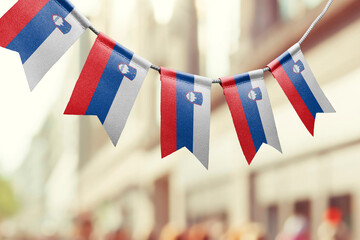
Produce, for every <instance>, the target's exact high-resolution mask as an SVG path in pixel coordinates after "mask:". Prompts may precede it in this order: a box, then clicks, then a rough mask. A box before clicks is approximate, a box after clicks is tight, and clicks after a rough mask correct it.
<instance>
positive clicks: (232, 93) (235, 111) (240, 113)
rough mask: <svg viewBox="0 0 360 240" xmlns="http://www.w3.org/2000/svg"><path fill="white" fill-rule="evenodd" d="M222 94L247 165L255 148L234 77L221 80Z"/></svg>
mask: <svg viewBox="0 0 360 240" xmlns="http://www.w3.org/2000/svg"><path fill="white" fill-rule="evenodd" d="M221 83H222V86H223V89H224V94H225V98H226V101H227V103H228V106H229V108H230V112H231V115H232V118H233V122H234V125H235V129H236V133H237V136H238V139H239V141H240V145H241V148H242V150H243V152H244V155H245V158H246V160H247V162H248V163H249V164H251V162H252V160H253V159H254V157H255V155H256V148H255V145H254V141H253V138H252V136H251V132H250V128H249V125H248V122H247V120H246V115H245V112H244V108H243V106H242V103H241V99H240V96H239V91H238V89H237V86H236V83H235V79H234V77H233V76H232V77H226V78H221Z"/></svg>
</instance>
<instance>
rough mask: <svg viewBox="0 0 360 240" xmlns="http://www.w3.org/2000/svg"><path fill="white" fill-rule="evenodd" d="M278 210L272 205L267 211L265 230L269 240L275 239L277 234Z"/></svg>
mask: <svg viewBox="0 0 360 240" xmlns="http://www.w3.org/2000/svg"><path fill="white" fill-rule="evenodd" d="M278 222H279V208H278V206H276V205H272V206H270V207H268V209H267V225H268V226H267V229H268V231H269V235H268V236H269V239H275V238H276V236H277V233H278V232H279V226H278Z"/></svg>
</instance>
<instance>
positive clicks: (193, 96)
mask: <svg viewBox="0 0 360 240" xmlns="http://www.w3.org/2000/svg"><path fill="white" fill-rule="evenodd" d="M186 99H187V100H188V101H189V102H191V103H192V104H196V105H199V106H202V105H203V102H204V98H203V95H202V93H201V92H188V93H187V94H186Z"/></svg>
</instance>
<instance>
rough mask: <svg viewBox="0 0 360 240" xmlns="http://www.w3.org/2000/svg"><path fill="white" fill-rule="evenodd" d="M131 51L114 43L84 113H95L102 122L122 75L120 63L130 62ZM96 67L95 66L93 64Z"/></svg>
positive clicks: (122, 77)
mask: <svg viewBox="0 0 360 240" xmlns="http://www.w3.org/2000/svg"><path fill="white" fill-rule="evenodd" d="M132 57H133V53H131V52H130V51H128V50H126V49H124V48H122V47H121V46H119V45H116V46H115V48H114V50H113V52H112V53H111V56H110V59H109V61H108V63H107V65H106V67H105V70H104V72H103V74H102V76H101V79H100V81H99V84H98V86H97V87H96V90H95V92H94V95H93V97H92V99H91V102H90V104H89V107H88V109H87V111H86V115H97V116H98V118H99V119H100V121H101V123H102V124H104V122H105V119H106V117H107V115H108V113H109V110H110V108H111V105H112V103H113V101H114V99H115V96H116V94H117V92H118V90H119V87H120V85H121V82H122V80H123V79H124V75H122V74H121V73H120V71H119V69H118V66H119V64H120V63H125V64H130V61H131V59H132ZM94 67H96V66H94Z"/></svg>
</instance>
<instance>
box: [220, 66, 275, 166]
mask: <svg viewBox="0 0 360 240" xmlns="http://www.w3.org/2000/svg"><path fill="white" fill-rule="evenodd" d="M221 83H222V87H223V90H224V94H225V97H226V101H227V103H228V106H229V108H230V111H231V115H232V118H233V122H234V125H235V129H236V132H237V135H238V138H239V141H240V145H241V148H242V150H243V152H244V155H245V158H246V160H247V162H248V163H249V164H251V162H252V160H253V159H254V157H255V155H256V153H257V152H258V151H259V149H260V147H261V146H262V145H263V144H264V143H265V144H269V145H270V146H272V147H274V148H275V149H277V150H279V151H280V152H281V146H280V142H279V137H278V134H277V130H276V125H275V120H274V115H273V112H272V108H271V104H270V99H269V95H268V92H267V89H266V86H265V81H264V72H263V70H257V71H253V72H249V73H244V74H241V75H237V76H230V77H224V78H221Z"/></svg>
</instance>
